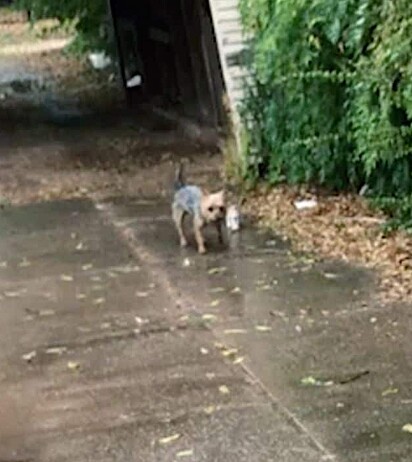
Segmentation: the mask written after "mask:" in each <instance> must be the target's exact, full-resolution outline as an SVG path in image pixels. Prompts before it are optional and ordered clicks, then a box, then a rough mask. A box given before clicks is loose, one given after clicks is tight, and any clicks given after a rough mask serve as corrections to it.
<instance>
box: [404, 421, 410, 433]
mask: <svg viewBox="0 0 412 462" xmlns="http://www.w3.org/2000/svg"><path fill="white" fill-rule="evenodd" d="M402 431H403V432H406V433H412V424H411V423H408V424H405V425H404V426H403V427H402Z"/></svg>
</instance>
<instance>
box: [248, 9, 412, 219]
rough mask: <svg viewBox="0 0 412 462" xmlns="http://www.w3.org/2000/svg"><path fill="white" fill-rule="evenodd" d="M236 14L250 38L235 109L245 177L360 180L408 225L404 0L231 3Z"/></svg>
mask: <svg viewBox="0 0 412 462" xmlns="http://www.w3.org/2000/svg"><path fill="white" fill-rule="evenodd" d="M240 10H241V16H242V21H243V25H244V28H245V31H246V32H247V33H248V34H250V35H251V36H252V37H253V39H252V45H251V50H250V54H249V55H250V59H249V69H250V74H251V76H252V79H251V81H252V84H251V85H250V86H249V87H248V88H247V91H246V97H245V100H244V103H243V107H242V111H241V112H242V116H243V119H244V121H245V125H246V127H247V128H248V131H249V134H250V135H249V138H248V141H249V144H248V147H247V149H248V157H249V159H250V162H249V164H250V169H249V174H250V175H252V176H254V177H258V176H265V177H266V179H269V180H270V181H271V182H273V183H277V182H280V181H286V182H289V183H292V184H296V183H312V184H315V185H320V186H324V187H327V188H330V189H332V190H358V188H360V187H361V186H362V185H364V184H367V185H368V189H369V191H370V194H371V195H372V196H373V197H375V198H382V201H381V203H385V204H389V203H390V204H391V216H394V210H395V209H396V206H395V205H394V204H399V210H401V211H402V212H401V213H400V218H399V220H398V222H399V223H408V225H407V226H410V225H409V224H410V222H411V217H412V203H411V197H412V2H410V0H397V1H396V2H393V1H392V0H340V1H339V2H336V0H240ZM378 202H379V201H378ZM386 209H387V210H389V208H388V206H387V207H386ZM408 210H409V211H408Z"/></svg>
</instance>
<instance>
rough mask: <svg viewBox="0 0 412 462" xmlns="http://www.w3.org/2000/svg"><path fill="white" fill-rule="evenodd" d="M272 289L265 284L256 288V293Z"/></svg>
mask: <svg viewBox="0 0 412 462" xmlns="http://www.w3.org/2000/svg"><path fill="white" fill-rule="evenodd" d="M271 288H272V286H271V285H270V284H265V285H264V286H260V287H258V288H257V290H258V291H262V292H263V291H267V290H270V289H271Z"/></svg>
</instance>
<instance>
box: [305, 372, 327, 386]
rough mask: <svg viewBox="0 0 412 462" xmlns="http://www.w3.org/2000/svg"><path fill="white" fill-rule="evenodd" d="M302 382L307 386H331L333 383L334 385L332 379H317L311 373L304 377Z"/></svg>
mask: <svg viewBox="0 0 412 462" xmlns="http://www.w3.org/2000/svg"><path fill="white" fill-rule="evenodd" d="M300 383H301V384H302V385H306V386H313V387H329V386H331V385H333V381H332V380H319V379H316V378H315V377H313V376H311V375H309V376H308V377H304V378H303V379H302V380H301V381H300Z"/></svg>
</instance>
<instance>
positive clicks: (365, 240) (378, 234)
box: [245, 187, 412, 301]
mask: <svg viewBox="0 0 412 462" xmlns="http://www.w3.org/2000/svg"><path fill="white" fill-rule="evenodd" d="M311 197H313V195H310V194H308V192H307V191H305V190H302V189H298V188H296V189H294V188H287V187H278V188H274V189H271V190H269V191H268V190H265V188H260V189H258V190H257V191H255V192H254V193H252V194H250V196H248V198H247V201H246V204H245V210H246V211H247V212H248V213H249V214H251V215H252V216H254V217H255V218H256V219H257V220H258V221H259V222H260V223H261V224H262V225H263V226H268V227H271V228H274V229H275V230H276V231H278V232H280V233H282V234H285V235H286V236H288V237H290V238H291V240H292V242H293V244H294V246H295V248H297V249H299V250H303V251H308V252H312V253H315V254H318V255H321V256H322V257H328V258H330V257H332V258H337V259H341V260H344V261H348V262H352V263H355V264H361V265H364V266H366V267H368V268H372V269H375V270H377V274H378V277H379V281H380V287H381V289H382V291H381V293H380V294H379V297H380V298H381V299H383V300H408V301H411V300H412V239H411V237H410V236H408V235H407V234H406V233H403V232H397V233H394V234H392V235H391V236H385V234H384V233H383V232H382V223H383V222H384V217H383V216H382V215H379V214H377V213H374V212H372V211H371V210H370V208H369V207H368V205H367V203H366V201H365V200H363V199H362V198H361V197H359V196H351V195H347V196H345V195H339V196H323V197H322V196H319V195H318V196H317V197H316V201H317V203H318V205H317V206H316V207H314V208H312V209H307V210H300V211H299V210H297V209H296V207H295V205H294V202H295V200H297V199H302V198H311Z"/></svg>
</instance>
